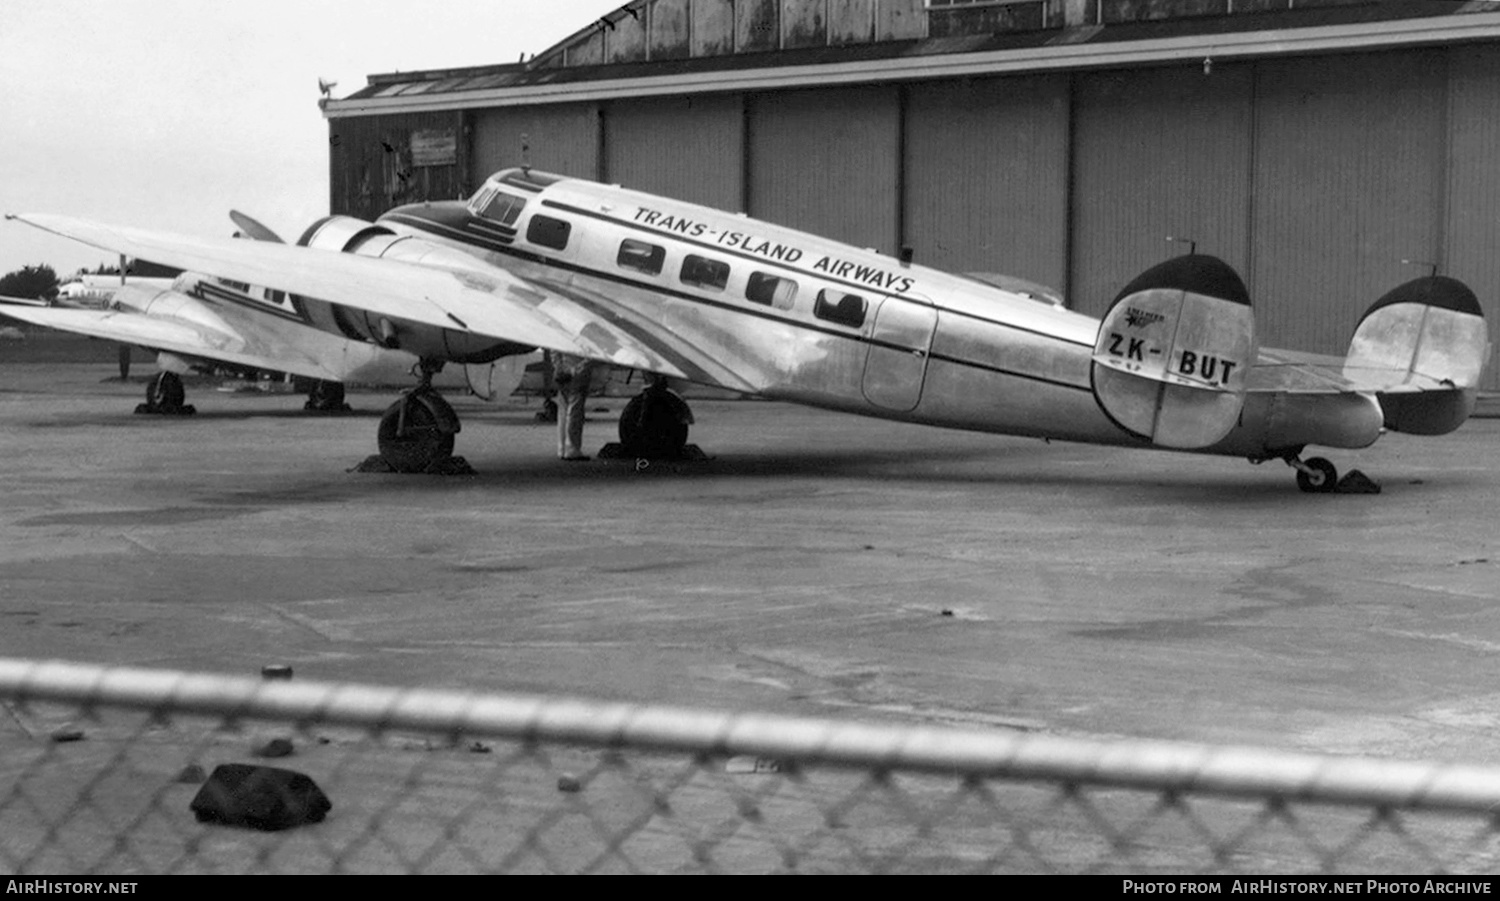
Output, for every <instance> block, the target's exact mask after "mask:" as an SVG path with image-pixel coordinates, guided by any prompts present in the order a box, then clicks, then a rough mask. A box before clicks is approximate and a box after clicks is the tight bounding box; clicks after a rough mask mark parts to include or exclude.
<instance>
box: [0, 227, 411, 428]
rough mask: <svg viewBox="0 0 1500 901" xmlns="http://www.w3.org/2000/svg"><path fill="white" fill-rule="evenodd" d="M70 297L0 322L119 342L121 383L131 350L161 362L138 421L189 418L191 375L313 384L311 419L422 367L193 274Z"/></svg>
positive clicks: (11, 307) (99, 282)
mask: <svg viewBox="0 0 1500 901" xmlns="http://www.w3.org/2000/svg"><path fill="white" fill-rule="evenodd" d="M230 217H231V218H232V219H233V220H234V222H235V224H236V225H238V226H239V228H240V232H239V233H240V235H241V236H243V237H251V238H254V239H256V240H262V241H270V242H273V243H280V242H281V239H280V238H277V237H276V236H275V234H274V233H272V232H271V231H270V230H269V229H267V228H266V227H265V226H263V225H261V224H260V223H258V222H256V221H255V220H254V219H251V218H250V217H248V216H246V215H244V214H243V213H239V212H231V213H230ZM121 262H122V266H121V269H122V271H123V270H124V268H125V267H124V265H123V263H124V261H123V260H122V261H121ZM64 289H65V290H64V291H62V292H61V293H60V295H59V298H58V301H57V302H56V303H54V304H40V303H38V302H35V301H27V300H24V299H21V298H14V297H0V314H3V315H5V316H8V317H10V318H13V319H19V320H22V321H24V322H29V323H32V324H33V325H42V326H46V327H48V328H55V329H59V330H61V331H66V332H73V333H75V334H81V335H88V336H89V337H91V338H104V339H108V340H111V341H117V342H120V344H121V345H122V347H121V350H122V353H121V357H120V373H121V376H122V377H124V376H125V375H126V374H127V373H128V371H129V352H130V347H131V346H138V347H143V348H146V349H147V350H150V351H153V352H155V353H156V364H157V367H158V370H159V371H158V372H157V373H156V374H155V375H154V376H153V377H152V378H151V380H150V381H148V382H147V383H146V402H145V403H143V404H141V405H140V406H138V407H136V412H138V413H164V414H184V413H192V412H193V407H192V406H191V405H190V404H186V403H185V402H184V401H185V400H186V389H185V388H184V387H183V383H182V378H181V376H182V375H185V374H186V373H188V372H189V371H191V370H205V371H207V370H212V369H217V368H221V367H224V366H230V367H239V368H248V369H252V370H271V371H275V372H288V373H291V374H293V375H297V376H302V377H304V378H307V379H311V380H313V382H312V387H311V388H310V390H309V392H308V400H307V404H306V409H308V410H310V411H316V412H330V411H342V410H346V409H348V407H347V405H346V404H345V403H344V384H343V383H344V382H348V381H356V380H357V381H381V382H385V381H389V380H391V379H393V378H400V377H401V376H402V375H403V374H404V373H407V372H410V371H411V370H413V369H415V368H416V365H417V358H416V357H414V356H412V355H411V354H407V353H404V352H402V351H397V350H387V349H385V348H381V347H377V346H375V345H372V344H369V343H368V342H365V341H358V340H351V339H349V338H347V337H344V336H342V335H333V334H330V333H328V332H326V331H323V330H321V329H317V328H312V327H309V326H308V324H307V323H306V322H305V321H304V318H303V317H302V315H301V314H300V312H299V311H298V310H297V299H296V298H292V297H288V296H287V295H286V293H285V292H283V291H278V290H273V289H269V288H262V287H255V286H251V285H247V284H244V283H240V282H233V281H228V280H224V279H216V278H213V277H210V276H206V275H202V274H198V273H191V272H185V273H183V274H181V275H180V276H177V277H176V278H135V277H127V276H83V277H81V278H79V279H78V280H76V281H74V282H70V283H69V284H68V285H65V286H64Z"/></svg>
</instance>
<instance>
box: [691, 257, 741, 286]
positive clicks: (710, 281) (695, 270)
mask: <svg viewBox="0 0 1500 901" xmlns="http://www.w3.org/2000/svg"><path fill="white" fill-rule="evenodd" d="M682 283H683V284H685V285H697V286H698V287H700V288H711V289H713V290H715V291H722V290H724V286H725V285H727V284H729V264H728V263H726V262H724V261H722V260H710V259H709V258H708V257H700V256H696V255H694V254H691V253H690V254H688V255H687V256H685V257H683V258H682Z"/></svg>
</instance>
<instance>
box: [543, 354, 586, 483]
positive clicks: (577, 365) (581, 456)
mask: <svg viewBox="0 0 1500 901" xmlns="http://www.w3.org/2000/svg"><path fill="white" fill-rule="evenodd" d="M593 376H594V361H593V360H590V359H588V358H587V357H578V356H574V355H572V354H565V353H554V354H552V381H553V383H554V384H556V385H557V406H558V410H557V456H558V457H559V458H560V459H563V460H587V459H588V455H587V454H585V453H584V452H583V447H582V444H583V408H584V402H585V401H586V400H587V399H588V396H589V387H590V382H592V381H593Z"/></svg>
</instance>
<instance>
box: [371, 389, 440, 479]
mask: <svg viewBox="0 0 1500 901" xmlns="http://www.w3.org/2000/svg"><path fill="white" fill-rule="evenodd" d="M428 400H429V401H431V402H436V403H446V401H444V400H443V399H442V398H440V397H433V398H429V399H428ZM377 441H378V443H379V446H380V457H381V459H382V460H384V461H385V462H386V463H387V464H389V465H390V467H391V468H392V469H394V470H395V471H397V472H423V471H425V470H427V469H428V468H429V467H431V466H432V465H433V464H434V463H438V462H440V461H442V460H446V459H447V458H449V457H451V456H453V433H452V432H451V431H447V430H445V429H444V428H443V427H442V424H441V423H440V422H439V420H438V417H437V415H436V414H434V413H433V412H432V409H431V408H430V407H428V406H427V403H424V402H422V401H418V400H415V399H412V398H407V397H403V398H402V399H401V400H398V401H396V402H395V403H394V404H391V405H390V407H389V408H387V409H386V411H385V413H384V414H382V415H381V417H380V430H379V432H378V433H377Z"/></svg>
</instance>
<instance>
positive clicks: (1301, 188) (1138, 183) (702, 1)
mask: <svg viewBox="0 0 1500 901" xmlns="http://www.w3.org/2000/svg"><path fill="white" fill-rule="evenodd" d="M562 8H564V9H565V8H566V7H562ZM497 17H503V15H502V14H501V13H498V12H497ZM476 24H477V23H476ZM498 24H499V23H497V25H498ZM580 24H581V26H582V27H581V28H580V29H579V30H578V31H577V32H575V33H574V34H573V35H572V36H571V37H569V38H567V39H565V40H563V41H562V42H560V43H558V44H557V45H556V46H553V47H551V48H548V49H546V50H544V51H542V52H540V53H537V54H536V55H535V56H532V57H529V58H525V59H523V60H522V61H519V62H514V63H510V64H506V65H495V66H484V67H476V68H464V69H452V70H437V71H423V72H403V73H399V74H390V75H372V76H370V78H369V83H368V85H367V86H366V87H365V88H363V89H362V90H360V91H357V92H356V93H354V94H352V95H350V96H349V97H346V98H343V99H329V100H325V101H324V103H323V111H324V115H325V117H326V118H327V119H328V123H329V129H330V147H331V161H330V166H331V193H332V210H333V211H334V212H336V213H348V214H351V215H356V216H360V217H364V218H374V217H375V216H377V215H379V214H380V213H381V212H383V211H384V210H386V209H388V208H389V207H391V206H394V205H397V204H401V203H409V202H413V201H418V200H423V199H447V198H454V197H462V196H467V195H468V194H469V193H471V192H472V191H473V190H474V189H476V188H477V187H478V186H479V184H480V183H481V182H482V181H483V180H484V178H485V177H486V176H487V175H488V174H490V173H491V172H493V171H495V170H497V169H501V168H504V167H507V166H514V165H522V164H525V165H531V166H535V167H536V168H538V169H542V170H545V171H552V172H558V173H562V174H568V175H577V176H583V177H588V178H594V179H597V180H601V181H607V182H614V183H619V184H623V185H625V186H627V187H632V188H639V189H642V190H646V191H651V192H654V193H659V194H664V195H668V196H672V197H678V198H681V199H684V200H690V201H695V202H699V203H705V204H709V205H712V206H716V207H720V208H724V209H730V210H741V211H745V212H747V213H748V214H750V215H751V216H754V217H756V218H760V219H765V220H769V221H773V222H778V223H782V224H785V225H790V226H793V227H797V228H802V229H806V230H809V231H814V232H818V233H821V234H825V235H828V236H830V237H835V238H839V239H841V240H845V241H848V242H850V243H854V244H858V245H861V246H866V247H874V248H876V249H878V250H881V251H884V252H887V253H892V254H895V253H896V252H897V251H898V250H899V249H900V248H902V247H910V248H912V249H913V251H914V252H915V256H916V260H917V261H918V262H920V263H924V264H926V265H931V266H936V267H939V268H944V269H948V270H951V271H959V272H1003V273H1007V274H1010V275H1014V276H1020V277H1022V278H1027V279H1031V280H1033V281H1038V282H1042V283H1044V284H1048V285H1052V286H1055V287H1057V288H1059V289H1061V290H1062V291H1063V292H1064V293H1065V294H1066V296H1067V298H1068V303H1069V305H1070V306H1072V307H1073V308H1075V309H1078V310H1081V311H1084V312H1088V313H1093V314H1096V315H1097V314H1099V313H1102V312H1103V310H1104V309H1105V308H1106V307H1107V306H1108V304H1109V302H1110V301H1111V300H1112V299H1113V297H1114V296H1115V294H1116V292H1117V291H1118V290H1119V289H1120V288H1121V287H1122V286H1123V285H1124V284H1125V283H1126V282H1127V281H1129V280H1130V279H1131V278H1132V277H1134V276H1135V275H1136V274H1137V273H1138V272H1140V271H1141V270H1143V269H1145V268H1146V267H1148V266H1150V265H1152V264H1154V263H1156V262H1159V261H1161V260H1162V259H1165V258H1166V257H1168V256H1172V255H1175V254H1177V253H1180V252H1183V251H1185V250H1186V247H1185V245H1183V244H1172V243H1168V242H1167V240H1166V239H1167V238H1168V236H1172V237H1175V238H1180V239H1191V240H1193V241H1195V242H1196V246H1197V248H1198V250H1199V251H1201V252H1204V253H1211V254H1214V255H1216V256H1220V257H1222V258H1224V259H1225V260H1226V261H1228V262H1229V263H1230V264H1231V265H1233V266H1234V267H1236V268H1237V269H1238V270H1239V271H1240V273H1241V274H1242V275H1243V276H1244V278H1245V282H1246V284H1247V285H1248V286H1249V289H1250V294H1251V296H1252V298H1254V301H1255V304H1256V308H1257V313H1256V316H1257V322H1258V330H1259V334H1260V338H1261V340H1262V341H1263V342H1264V343H1266V344H1270V345H1275V346H1283V347H1296V348H1301V349H1306V350H1314V351H1321V352H1325V353H1337V354H1342V353H1343V352H1344V350H1345V348H1346V347H1347V344H1348V340H1349V336H1350V334H1351V333H1352V331H1353V328H1354V326H1355V324H1356V322H1357V321H1358V319H1359V317H1360V315H1361V314H1362V313H1363V312H1364V310H1365V308H1366V307H1368V306H1369V304H1370V303H1372V302H1373V301H1374V300H1375V299H1376V298H1377V297H1379V296H1380V295H1382V294H1384V293H1385V292H1386V291H1388V290H1389V289H1391V288H1392V287H1394V286H1396V285H1397V284H1399V283H1401V282H1403V281H1406V280H1407V279H1410V278H1414V277H1416V276H1418V275H1423V274H1426V273H1427V272H1428V271H1430V268H1431V267H1433V266H1435V267H1436V269H1437V271H1438V272H1440V273H1442V274H1446V275H1452V276H1454V277H1456V278H1460V279H1463V280H1464V281H1465V282H1467V283H1468V284H1469V285H1470V286H1471V287H1472V288H1473V289H1474V290H1475V292H1476V293H1477V294H1478V295H1479V297H1480V299H1481V302H1482V303H1483V304H1484V306H1485V310H1486V315H1487V316H1488V317H1489V320H1490V324H1491V334H1492V339H1491V340H1492V342H1494V343H1496V344H1497V345H1500V338H1497V337H1495V336H1496V335H1497V333H1500V329H1497V325H1496V323H1497V321H1500V3H1497V2H1478V0H1476V2H1439V0H1388V2H1370V0H635V2H631V3H627V4H624V5H622V6H621V7H619V8H618V9H616V10H615V11H613V12H611V13H610V14H608V15H606V16H604V17H603V18H601V19H599V20H597V21H594V22H587V23H580ZM1496 368H1500V367H1496V366H1495V365H1494V361H1493V360H1492V365H1491V368H1490V371H1489V374H1488V375H1487V376H1486V383H1485V387H1487V388H1489V389H1495V388H1497V387H1500V373H1497V372H1496V371H1495V370H1496Z"/></svg>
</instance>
